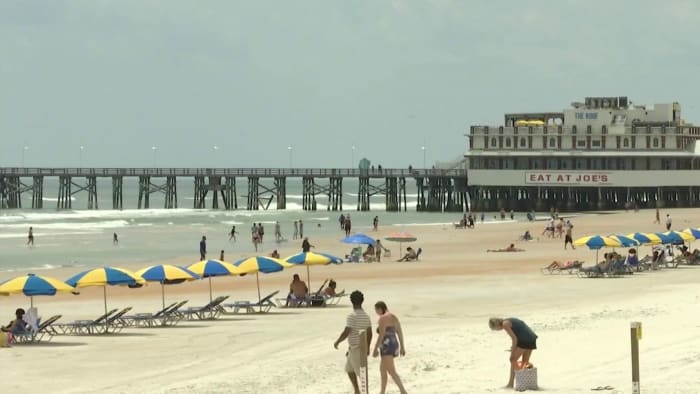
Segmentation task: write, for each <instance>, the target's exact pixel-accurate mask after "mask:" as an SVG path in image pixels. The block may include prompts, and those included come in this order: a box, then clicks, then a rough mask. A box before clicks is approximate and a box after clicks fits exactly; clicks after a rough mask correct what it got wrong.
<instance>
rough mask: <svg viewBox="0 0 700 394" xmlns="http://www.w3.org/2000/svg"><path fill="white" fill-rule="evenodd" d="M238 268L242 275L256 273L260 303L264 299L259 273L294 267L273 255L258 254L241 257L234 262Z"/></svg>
mask: <svg viewBox="0 0 700 394" xmlns="http://www.w3.org/2000/svg"><path fill="white" fill-rule="evenodd" d="M233 265H235V266H236V267H238V269H240V270H241V275H245V274H253V273H254V274H255V281H256V283H257V285H258V304H260V302H261V301H262V298H261V297H260V277H259V276H258V274H259V273H260V272H262V273H263V274H269V273H272V272H279V271H282V270H283V269H285V268H290V267H293V266H294V265H293V264H290V263H287V262H285V261H282V260H279V259H275V258H272V257H265V256H256V257H248V258H245V259H241V260H238V261H236V262H235V263H233ZM260 310H262V305H260Z"/></svg>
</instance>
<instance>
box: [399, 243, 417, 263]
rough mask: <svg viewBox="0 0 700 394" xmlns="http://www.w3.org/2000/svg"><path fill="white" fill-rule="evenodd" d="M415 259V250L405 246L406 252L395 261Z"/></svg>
mask: <svg viewBox="0 0 700 394" xmlns="http://www.w3.org/2000/svg"><path fill="white" fill-rule="evenodd" d="M415 259H416V251H415V250H413V248H412V247H410V246H409V247H407V248H406V254H405V255H404V256H403V257H402V258H400V259H398V260H396V261H413V260H415Z"/></svg>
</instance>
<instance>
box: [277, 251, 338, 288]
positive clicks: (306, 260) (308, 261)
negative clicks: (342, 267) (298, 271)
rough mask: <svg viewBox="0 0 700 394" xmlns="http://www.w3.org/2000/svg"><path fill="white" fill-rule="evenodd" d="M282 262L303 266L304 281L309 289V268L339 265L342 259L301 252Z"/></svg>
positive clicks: (323, 254) (322, 254) (328, 255)
mask: <svg viewBox="0 0 700 394" xmlns="http://www.w3.org/2000/svg"><path fill="white" fill-rule="evenodd" d="M284 261H286V262H287V263H290V264H294V265H305V266H306V281H307V282H308V283H309V288H311V273H310V269H309V267H310V266H312V265H328V264H340V263H342V262H343V259H341V258H339V257H335V256H333V255H330V254H327V253H314V252H306V253H303V252H302V253H299V254H295V255H294V256H289V257H287V258H286V259H284Z"/></svg>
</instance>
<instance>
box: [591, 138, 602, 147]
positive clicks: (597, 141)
mask: <svg viewBox="0 0 700 394" xmlns="http://www.w3.org/2000/svg"><path fill="white" fill-rule="evenodd" d="M600 146H601V145H600V140H591V147H592V148H600Z"/></svg>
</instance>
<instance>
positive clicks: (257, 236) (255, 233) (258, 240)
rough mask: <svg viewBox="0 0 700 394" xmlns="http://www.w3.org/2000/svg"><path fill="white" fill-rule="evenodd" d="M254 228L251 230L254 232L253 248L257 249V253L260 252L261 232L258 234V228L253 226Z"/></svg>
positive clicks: (252, 234) (252, 235)
mask: <svg viewBox="0 0 700 394" xmlns="http://www.w3.org/2000/svg"><path fill="white" fill-rule="evenodd" d="M253 227H254V228H253V229H251V230H252V231H251V232H250V236H251V239H252V241H253V247H254V248H255V251H256V252H257V251H258V244H259V243H260V232H258V228H257V227H256V226H253Z"/></svg>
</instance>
